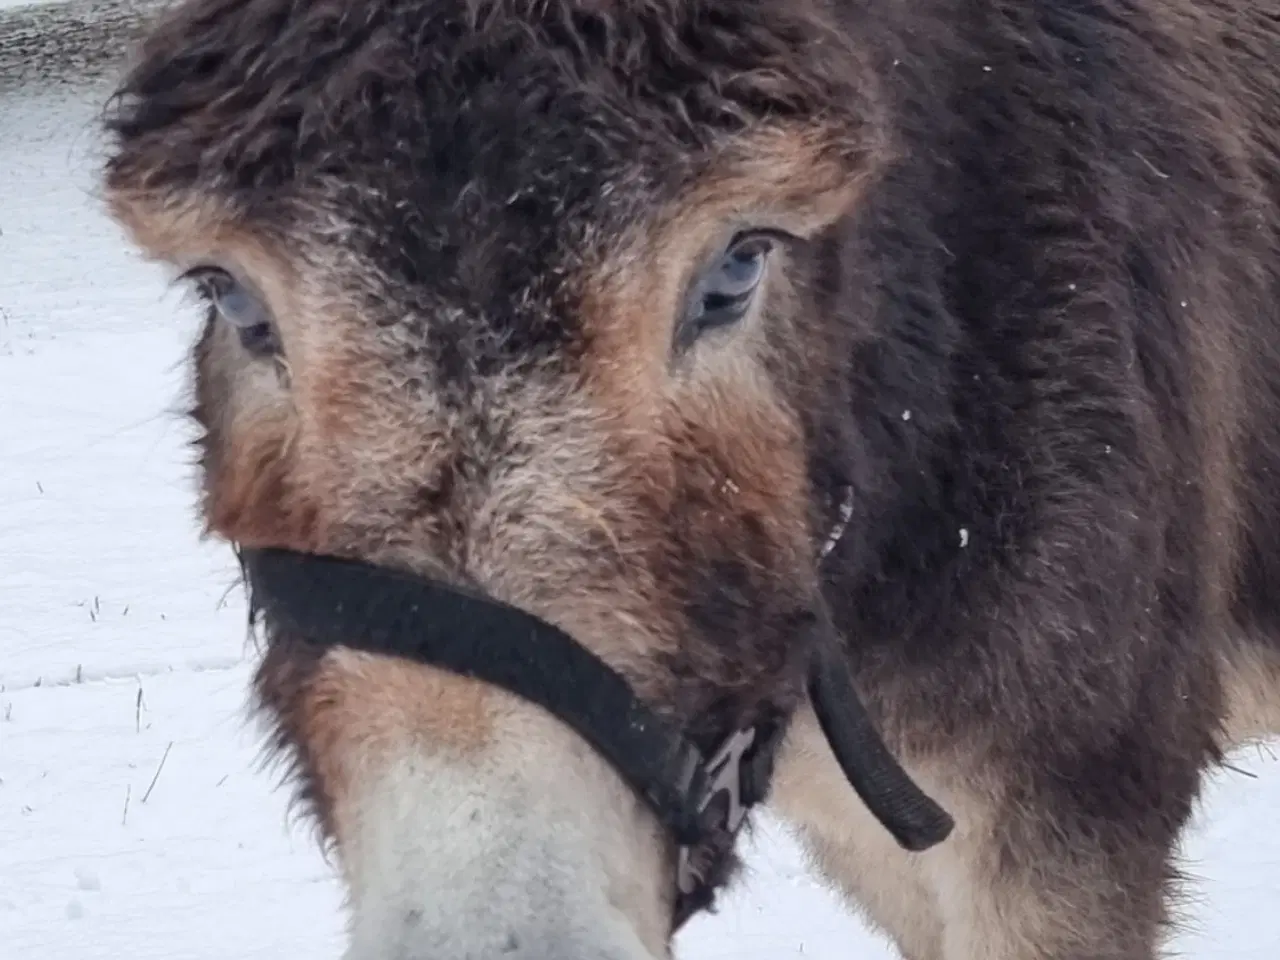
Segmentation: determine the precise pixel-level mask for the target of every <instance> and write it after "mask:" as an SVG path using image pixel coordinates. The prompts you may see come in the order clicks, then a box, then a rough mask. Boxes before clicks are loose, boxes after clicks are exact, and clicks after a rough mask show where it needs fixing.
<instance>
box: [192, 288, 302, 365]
mask: <svg viewBox="0 0 1280 960" xmlns="http://www.w3.org/2000/svg"><path fill="white" fill-rule="evenodd" d="M184 278H185V279H187V280H190V281H191V282H192V283H193V284H194V285H195V289H196V293H197V294H198V295H199V296H200V299H202V300H204V301H205V302H206V303H207V304H208V305H209V306H210V308H211V309H212V310H213V311H214V314H215V315H216V316H217V317H218V318H219V319H221V320H222V321H223V322H224V323H226V324H228V325H229V326H231V327H232V328H233V329H234V330H235V331H236V333H237V334H238V335H239V337H240V343H241V345H242V346H243V347H244V348H245V350H247V351H248V352H249V353H251V354H253V355H254V356H257V357H269V356H273V355H275V354H277V353H279V352H280V344H279V341H278V339H277V337H276V332H275V325H274V324H273V323H272V322H271V313H270V311H269V310H268V309H267V306H266V304H265V303H263V302H262V299H261V298H260V297H258V296H257V295H256V294H255V293H253V292H252V291H251V290H249V289H248V288H247V287H245V285H244V284H242V283H241V282H240V281H239V280H237V279H236V278H235V277H233V276H232V275H231V274H230V273H228V272H227V271H226V270H223V269H221V268H220V267H196V268H195V269H194V270H189V271H187V273H186V274H184Z"/></svg>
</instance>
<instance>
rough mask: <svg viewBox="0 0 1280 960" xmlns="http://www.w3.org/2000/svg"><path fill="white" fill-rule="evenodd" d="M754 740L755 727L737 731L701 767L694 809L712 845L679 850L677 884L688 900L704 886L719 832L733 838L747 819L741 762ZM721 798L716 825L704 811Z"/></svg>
mask: <svg viewBox="0 0 1280 960" xmlns="http://www.w3.org/2000/svg"><path fill="white" fill-rule="evenodd" d="M755 739H756V730H755V728H754V727H748V728H746V729H745V730H739V731H738V732H737V733H734V734H733V735H732V736H730V737H729V739H728V740H726V741H725V742H724V745H723V746H721V747H720V749H719V750H717V751H716V752H715V754H714V755H713V756H712V757H711V759H710V760H708V761H707V763H706V765H705V766H704V767H703V771H702V772H703V777H704V780H703V784H702V790H701V796H699V797H698V798H697V802H696V804H695V806H694V809H695V811H696V812H697V816H698V821H699V824H700V826H701V827H702V828H703V830H705V831H706V832H707V833H706V836H707V839H711V840H712V842H710V843H709V842H707V839H704V840H703V841H702V842H700V843H696V844H686V845H683V846H681V847H680V856H679V862H678V865H677V869H676V884H677V886H678V888H679V890H680V892H681V893H682V894H684V895H685V896H690V895H691V894H693V892H694V891H695V890H697V889H698V887H699V886H700V885H701V884H703V883H706V882H707V872H708V870H709V869H710V867H711V866H712V865H713V863H712V860H711V858H713V857H714V856H715V855H716V854H717V852H718V851H717V850H716V844H715V843H714V839H713V838H714V837H715V836H716V835H717V834H719V833H720V832H721V831H723V833H724V834H727V835H728V836H729V837H733V836H734V835H736V834H737V832H738V828H739V827H741V826H742V821H743V819H744V818H745V817H746V815H747V807H746V806H745V805H744V804H743V802H742V775H743V765H742V760H743V757H744V756H745V755H746V752H747V751H748V750H749V749H750V748H751V745H752V744H753V743H755ZM695 776H696V773H695ZM721 795H723V796H724V797H725V802H724V806H723V810H718V811H717V812H716V814H717V821H715V822H713V821H709V820H708V819H707V811H708V810H709V809H710V808H711V805H712V804H713V803H714V802H715V801H716V800H717V799H718V798H719V797H720V796H721ZM714 827H719V830H716V829H713V828H714Z"/></svg>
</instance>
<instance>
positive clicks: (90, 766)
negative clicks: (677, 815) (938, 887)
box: [0, 0, 1280, 960]
mask: <svg viewBox="0 0 1280 960" xmlns="http://www.w3.org/2000/svg"><path fill="white" fill-rule="evenodd" d="M9 2H11V0H0V3H9ZM3 59H4V51H3V49H0V80H2V78H3V75H4V70H3V67H4V64H3ZM101 96H102V90H101V88H96V89H91V90H83V89H82V90H75V89H72V88H71V87H68V86H66V85H62V86H58V87H56V88H55V87H54V86H51V85H41V86H24V87H22V88H20V89H16V90H15V89H13V88H12V86H11V87H10V88H9V89H7V90H6V88H5V85H4V83H3V82H0V960H65V958H71V957H76V958H79V960H108V958H109V960H115V958H118V957H124V956H128V957H131V958H137V960H146V958H160V957H164V958H166V960H188V958H190V960H215V958H216V960H226V958H232V957H234V958H239V960H250V958H263V960H268V958H270V960H277V958H284V960H292V958H303V957H306V958H324V957H331V958H335V960H336V958H337V957H338V956H339V953H340V949H341V924H342V921H341V914H340V902H339V891H338V887H337V885H336V883H335V882H334V879H333V874H332V871H331V869H330V867H329V866H328V865H327V864H326V863H324V861H323V860H322V859H321V857H320V855H319V853H318V852H317V850H316V847H315V846H314V844H313V843H312V839H311V836H310V834H309V832H308V831H307V830H306V829H305V828H304V827H300V826H292V827H291V826H290V825H289V823H288V821H287V819H286V799H287V798H286V794H285V793H284V792H283V791H279V790H275V789H273V787H274V780H273V778H272V777H271V776H269V775H266V774H263V773H260V772H259V770H258V767H257V762H256V761H257V758H258V754H257V747H258V744H259V740H258V737H257V732H256V730H255V729H254V728H253V727H251V726H248V725H247V724H246V723H245V721H244V719H243V713H242V708H243V706H244V703H245V693H246V687H247V680H248V675H249V670H250V661H251V657H252V649H251V648H250V647H248V646H247V644H246V635H245V628H244V621H245V613H244V605H243V598H242V596H241V595H240V593H239V591H238V590H230V591H229V589H228V588H229V587H230V585H231V584H232V583H233V581H234V571H233V567H232V563H231V558H230V556H229V553H228V552H227V551H226V550H225V548H222V547H220V546H215V545H210V544H202V543H200V542H199V540H198V539H197V529H196V525H195V522H194V513H193V486H192V471H191V466H190V459H191V458H190V450H189V448H188V447H187V445H186V444H187V441H188V439H189V434H188V428H187V425H186V424H185V423H184V422H183V420H182V418H181V417H180V415H179V411H180V410H181V407H182V404H183V402H184V399H185V395H184V391H185V388H186V381H185V369H184V365H183V361H184V352H185V350H186V348H187V347H188V345H189V343H190V341H191V338H192V336H193V333H194V329H195V327H194V319H193V317H192V316H191V315H190V314H189V313H187V312H185V310H186V308H185V307H183V306H182V305H181V303H180V298H179V296H178V294H177V293H176V292H175V291H171V290H167V289H166V287H165V285H164V281H163V277H162V275H161V274H160V273H159V271H158V270H156V269H154V268H151V267H147V266H144V265H142V264H140V263H138V262H136V261H135V260H134V259H133V258H132V256H131V254H130V252H129V251H128V249H127V248H126V247H125V245H124V243H123V241H122V238H121V236H120V235H119V234H118V233H117V231H116V230H115V229H114V228H113V227H112V226H111V225H110V224H109V223H108V221H107V220H106V219H105V218H104V217H103V216H102V214H101V213H100V211H99V209H98V207H97V204H96V201H95V200H94V198H93V195H92V191H93V182H92V179H91V176H90V170H91V165H92V163H93V160H94V156H95V149H96V143H95V141H94V136H93V129H92V126H91V123H92V119H93V111H94V109H95V108H96V106H97V104H98V103H99V102H100V100H101ZM1236 762H1237V764H1238V765H1239V766H1240V767H1241V768H1242V769H1243V770H1245V771H1247V772H1248V774H1249V775H1248V776H1246V775H1242V774H1231V775H1229V776H1227V777H1224V778H1223V779H1222V780H1221V781H1220V782H1218V783H1217V784H1215V785H1214V788H1213V790H1212V791H1211V794H1210V797H1209V799H1208V802H1207V803H1206V805H1205V807H1204V811H1203V814H1202V816H1201V822H1200V826H1199V828H1198V830H1197V831H1196V832H1195V834H1194V836H1193V837H1192V838H1191V839H1190V842H1189V844H1188V849H1187V865H1188V868H1189V871H1190V872H1191V873H1192V874H1193V875H1194V876H1196V877H1198V878H1199V879H1200V883H1199V884H1198V886H1197V887H1196V891H1195V892H1196V893H1197V895H1198V899H1197V901H1196V902H1195V903H1194V904H1193V906H1192V909H1191V913H1190V920H1191V925H1190V926H1189V927H1188V929H1187V930H1186V932H1184V933H1183V934H1182V935H1181V936H1180V937H1179V938H1178V939H1177V940H1176V942H1175V943H1174V944H1173V945H1172V946H1173V949H1174V950H1175V951H1176V952H1177V953H1179V954H1181V955H1183V956H1186V957H1190V958H1193V960H1275V958H1276V957H1278V956H1280V910H1278V909H1277V906H1280V831H1277V830H1276V823H1277V813H1278V812H1280V760H1277V759H1276V758H1275V757H1274V756H1269V755H1268V754H1266V753H1264V752H1262V751H1249V752H1246V753H1243V754H1242V755H1241V756H1240V757H1238V758H1236ZM751 866H752V871H751V874H750V876H749V877H748V879H747V882H746V883H745V885H744V886H743V887H742V888H741V889H740V890H739V891H738V892H737V893H736V895H735V896H734V897H733V898H732V899H731V900H730V901H729V902H728V903H727V904H726V906H725V908H724V910H723V911H722V913H721V914H720V915H719V916H716V917H711V918H704V919H700V920H698V921H695V922H694V923H693V924H691V925H690V927H689V928H688V929H687V930H686V931H685V932H684V933H683V934H682V936H681V943H680V944H679V951H678V952H679V955H680V956H681V957H684V958H686V960H713V958H718V957H726V958H727V957H735V958H742V960H779V958H783V957H788V956H797V955H800V954H803V955H804V956H806V957H816V958H819V960H827V958H830V960H888V958H889V957H891V956H892V954H891V952H890V951H889V950H888V949H887V948H886V947H885V946H884V944H883V943H882V941H881V940H880V939H879V938H878V937H876V936H874V935H873V934H870V933H868V932H867V931H866V930H865V928H864V927H863V926H862V925H861V924H860V923H859V921H858V920H857V919H855V918H853V917H851V916H849V915H848V914H847V913H846V912H845V911H844V910H843V909H842V908H841V907H840V905H839V903H838V901H837V900H836V899H835V898H834V897H833V896H832V895H831V894H829V893H827V892H826V891H824V890H823V889H822V888H820V887H819V886H818V885H817V884H816V883H815V882H813V881H812V880H811V879H809V878H808V877H807V876H806V875H805V871H804V868H803V866H802V864H801V860H800V858H799V856H798V854H797V851H796V849H795V847H794V846H793V845H792V844H791V843H790V841H789V840H788V839H786V838H785V837H784V836H783V835H782V834H781V833H780V832H779V831H778V830H776V829H775V828H773V826H772V825H769V824H766V825H765V829H764V830H763V831H762V832H761V833H760V835H759V839H758V842H757V843H755V845H754V848H753V852H752V855H751Z"/></svg>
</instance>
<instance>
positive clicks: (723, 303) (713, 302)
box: [678, 232, 777, 346]
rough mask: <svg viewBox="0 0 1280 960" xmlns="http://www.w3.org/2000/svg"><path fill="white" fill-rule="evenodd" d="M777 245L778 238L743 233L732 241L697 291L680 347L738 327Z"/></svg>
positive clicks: (768, 235)
mask: <svg viewBox="0 0 1280 960" xmlns="http://www.w3.org/2000/svg"><path fill="white" fill-rule="evenodd" d="M776 242H777V241H776V234H774V233H764V232H752V233H743V234H739V235H738V236H737V237H735V238H734V239H733V241H732V242H731V243H730V244H729V246H728V247H727V248H726V249H725V251H724V253H723V254H722V255H721V257H720V259H719V261H718V262H717V263H716V264H715V265H713V266H712V267H711V269H710V270H708V271H707V272H706V273H704V274H703V275H702V276H701V277H700V278H699V279H698V283H697V285H696V286H695V287H694V290H693V297H692V299H691V302H690V304H689V310H688V313H687V315H686V316H685V318H684V322H683V323H682V324H680V329H679V335H678V339H679V341H680V345H681V346H688V345H689V344H691V343H692V342H693V341H694V340H696V339H697V338H698V337H699V336H700V335H701V334H703V333H705V332H706V331H707V330H710V329H712V328H715V327H723V326H727V325H729V324H732V323H737V322H738V321H739V320H741V319H742V318H743V317H744V316H746V314H747V311H748V310H750V309H751V302H752V301H753V300H754V299H755V295H756V291H757V290H758V289H759V287H760V281H761V280H762V279H763V278H764V268H765V263H766V262H767V261H768V259H769V252H770V251H771V250H772V249H773V247H774V244H775V243H776Z"/></svg>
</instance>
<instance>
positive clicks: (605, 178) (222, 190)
mask: <svg viewBox="0 0 1280 960" xmlns="http://www.w3.org/2000/svg"><path fill="white" fill-rule="evenodd" d="M832 42H833V41H832V40H831V35H830V33H829V32H828V31H826V30H824V29H823V28H822V27H821V25H820V21H819V20H818V19H817V17H816V15H815V14H814V13H813V11H812V10H811V9H810V8H809V4H807V3H803V2H802V3H798V4H786V5H778V4H776V3H766V2H764V0H725V2H723V3H714V2H712V3H706V2H703V3H698V4H695V3H691V2H689V0H660V2H645V3H632V2H626V0H614V2H601V0H591V2H588V0H538V2H533V0H383V2H380V3H373V4H370V3H356V2H348V0H313V2H310V3H304V4H298V3H294V2H291V0H193V2H191V3H189V4H184V5H182V6H180V7H178V8H177V9H176V10H175V11H174V12H173V13H172V14H171V15H169V16H168V17H167V18H165V19H164V20H163V21H162V22H161V23H160V25H159V26H158V28H157V29H156V30H155V31H154V32H153V33H152V34H151V35H150V36H149V38H148V40H147V42H146V43H145V44H144V46H143V48H142V51H141V57H140V60H139V62H138V63H137V64H136V65H135V68H134V69H133V71H132V72H131V73H130V75H129V76H128V77H127V79H126V81H125V83H124V85H123V86H122V88H121V91H120V93H121V96H120V97H119V98H118V100H117V106H116V111H115V113H114V114H113V115H112V117H111V119H110V123H109V128H110V130H111V132H112V133H113V134H114V136H115V139H116V148H117V149H116V151H115V152H114V155H113V157H112V159H111V161H110V163H109V169H108V180H109V186H111V187H112V188H113V189H116V190H121V189H124V190H128V189H138V188H143V189H146V190H150V191H153V192H155V191H162V190H165V191H170V192H174V191H176V192H183V191H186V192H196V193H198V194H199V195H201V196H203V197H210V196H220V197H225V198H227V199H230V200H234V201H235V204H236V206H237V207H238V208H239V209H240V210H241V211H243V212H245V213H246V214H250V215H253V216H256V217H258V218H259V219H261V220H263V221H265V222H269V223H271V224H272V225H275V226H279V225H282V224H286V223H288V221H289V219H290V216H296V215H297V213H298V211H299V210H306V209H308V208H312V209H314V208H315V207H317V206H324V207H326V208H327V209H328V210H329V211H330V212H335V211H336V212H337V213H338V214H339V215H340V216H341V217H342V218H344V219H346V220H349V221H351V222H352V223H355V224H360V223H363V224H365V225H366V226H368V227H369V228H370V230H378V231H383V232H389V233H392V234H394V235H395V238H394V242H395V245H403V243H405V242H409V243H416V244H417V245H418V246H419V247H420V248H421V249H418V250H415V251H413V252H414V253H415V254H418V256H415V257H414V258H413V259H414V261H415V262H421V261H422V260H423V259H424V257H425V258H426V259H430V258H431V256H432V255H435V254H439V255H443V256H448V255H449V254H450V253H451V252H453V251H454V250H456V249H457V248H472V247H479V246H484V247H486V248H487V249H490V250H498V249H502V248H503V247H506V248H508V249H516V250H521V251H524V252H525V254H526V259H530V260H533V259H537V254H538V253H541V254H542V255H543V258H544V259H545V257H546V256H549V254H550V248H549V245H551V243H552V238H555V240H556V241H557V242H556V244H555V246H557V247H561V248H562V247H565V246H572V245H573V243H572V242H571V241H573V240H577V241H578V243H579V245H580V244H581V242H582V240H583V234H584V232H590V233H591V237H592V238H593V239H596V240H597V241H598V239H599V237H601V236H611V235H615V234H617V233H618V232H619V231H620V230H622V229H624V228H625V226H626V224H628V223H630V222H632V221H634V220H635V219H637V218H640V217H642V216H643V215H645V214H646V213H649V214H651V213H652V212H653V211H654V210H656V209H660V208H661V207H662V202H663V200H664V199H666V198H669V197H670V196H672V195H674V194H676V193H678V192H680V191H682V190H683V189H684V188H686V187H687V186H688V184H689V183H690V181H691V180H693V179H696V178H697V177H698V176H699V175H700V174H701V173H703V172H705V168H706V166H707V164H708V162H709V161H710V160H711V158H712V157H713V156H717V155H722V154H723V153H724V147H725V144H726V140H734V139H741V134H742V133H743V132H744V131H750V130H752V129H755V128H758V127H759V126H760V125H761V124H762V123H763V124H766V125H773V126H775V127H776V126H777V124H778V122H779V121H780V120H782V121H789V122H791V123H792V124H794V123H795V122H803V121H805V120H809V121H812V120H813V119H814V118H816V117H818V116H825V117H826V118H828V119H829V118H830V117H831V115H832V113H833V112H838V111H834V110H833V108H839V110H841V111H848V110H850V109H854V110H856V109H857V108H856V101H857V99H858V98H856V97H854V96H852V94H851V90H850V89H848V88H849V87H850V84H849V83H847V82H846V81H845V78H843V77H842V74H841V71H840V70H839V69H834V68H830V67H829V64H831V63H835V62H838V61H839V58H838V57H832V56H831V53H832V51H830V50H829V49H828V47H829V46H830V45H831V43H832ZM845 69H846V70H847V68H845ZM849 132H850V131H839V132H836V131H828V133H830V134H831V136H830V137H829V138H828V141H829V142H825V143H824V145H823V146H824V147H825V148H826V149H825V150H823V151H813V152H814V158H813V159H816V158H817V155H818V154H819V153H822V154H824V156H825V159H828V160H830V159H831V158H832V157H831V154H833V153H839V152H840V151H841V150H842V149H848V148H850V147H851V144H850V142H848V140H847V139H844V138H843V137H842V135H843V134H847V133H849ZM794 152H795V151H791V153H792V154H794ZM748 153H749V151H748ZM720 159H721V160H722V159H723V157H722V156H720ZM747 159H750V158H747ZM775 159H776V158H775ZM793 159H794V157H793ZM795 173H796V171H795V170H788V171H786V175H790V176H794V175H795ZM587 224H591V225H592V226H593V228H594V229H593V230H591V231H588V228H587V226H586V225H587ZM294 229H295V230H296V229H297V226H296V225H295V227H294Z"/></svg>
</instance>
